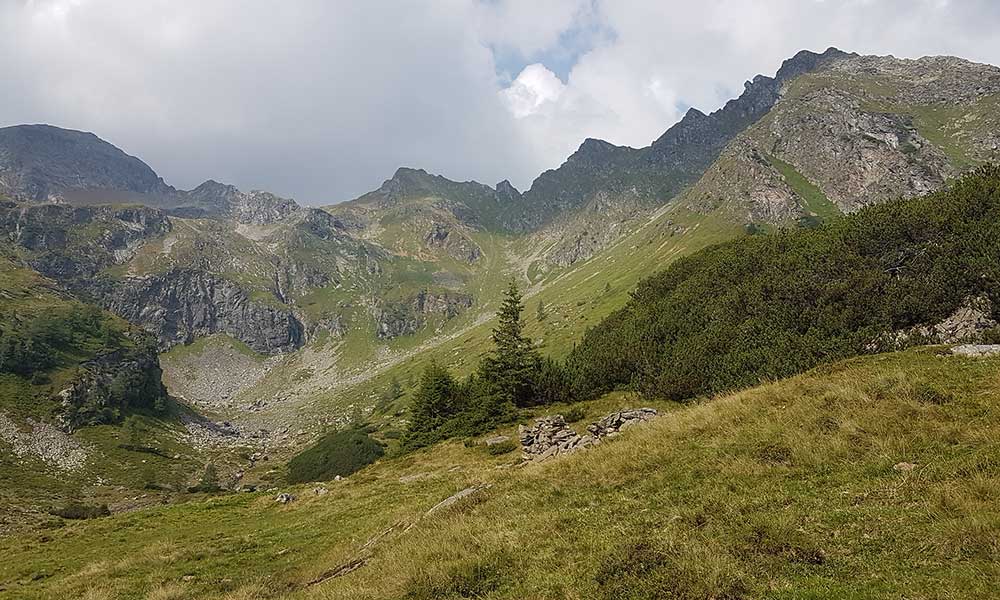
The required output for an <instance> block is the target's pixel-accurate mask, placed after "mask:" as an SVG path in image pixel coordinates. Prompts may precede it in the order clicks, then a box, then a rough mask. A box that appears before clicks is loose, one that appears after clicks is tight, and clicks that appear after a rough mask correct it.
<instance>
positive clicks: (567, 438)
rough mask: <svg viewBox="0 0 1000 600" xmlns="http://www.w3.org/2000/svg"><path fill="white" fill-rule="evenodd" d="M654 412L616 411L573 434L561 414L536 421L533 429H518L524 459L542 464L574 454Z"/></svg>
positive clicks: (640, 409)
mask: <svg viewBox="0 0 1000 600" xmlns="http://www.w3.org/2000/svg"><path fill="white" fill-rule="evenodd" d="M656 414H657V413H656V409H653V408H638V409H628V410H619V411H616V412H613V413H611V414H609V415H607V416H606V417H604V418H603V419H601V420H599V421H597V422H595V423H592V424H590V425H588V426H587V433H586V434H585V435H580V434H578V433H576V431H574V430H573V429H572V428H571V427H570V426H569V425H567V424H566V419H564V418H563V416H562V415H552V416H547V417H541V418H539V419H535V424H534V425H533V426H532V427H526V426H524V425H520V426H518V428H517V433H518V437H519V438H520V440H521V449H522V452H523V455H522V456H523V458H524V460H528V461H535V462H539V461H543V460H547V459H549V458H552V457H553V456H557V455H560V454H568V453H572V452H576V451H577V450H580V449H581V448H587V447H590V446H594V445H597V444H600V443H601V439H603V438H608V437H614V436H616V435H618V434H619V433H620V432H621V431H623V430H625V429H628V428H629V427H632V426H634V425H638V424H640V423H644V422H646V421H649V420H650V419H653V418H654V417H656Z"/></svg>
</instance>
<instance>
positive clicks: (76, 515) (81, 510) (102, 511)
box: [52, 502, 111, 521]
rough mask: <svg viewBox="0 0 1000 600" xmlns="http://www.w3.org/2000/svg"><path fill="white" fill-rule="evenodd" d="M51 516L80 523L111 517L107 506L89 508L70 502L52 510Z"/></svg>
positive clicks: (86, 505) (100, 505) (87, 505)
mask: <svg viewBox="0 0 1000 600" xmlns="http://www.w3.org/2000/svg"><path fill="white" fill-rule="evenodd" d="M52 514H53V515H54V516H57V517H62V518H63V519H70V520H77V521H82V520H86V519H97V518H99V517H108V516H111V511H110V510H108V505H107V504H99V505H96V506H91V505H89V504H81V503H80V502H70V503H69V504H67V505H66V506H62V507H59V508H54V509H52Z"/></svg>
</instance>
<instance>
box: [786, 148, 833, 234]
mask: <svg viewBox="0 0 1000 600" xmlns="http://www.w3.org/2000/svg"><path fill="white" fill-rule="evenodd" d="M767 160H768V161H770V163H771V164H772V165H773V166H774V168H775V169H777V170H778V172H780V173H781V175H782V176H783V177H784V178H785V181H786V182H787V183H788V185H789V187H791V188H792V189H793V190H794V191H795V193H796V194H797V195H798V196H799V198H801V199H802V206H803V207H805V209H806V210H807V211H809V212H810V213H812V214H813V215H815V216H817V217H819V218H820V220H822V221H829V220H830V219H835V218H837V217H838V216H840V215H841V214H843V213H841V211H840V209H839V208H837V205H836V204H834V203H833V202H831V201H830V199H829V198H827V197H826V194H824V193H823V190H821V189H819V187H818V186H817V185H816V184H814V183H813V182H811V181H809V180H808V179H806V177H805V176H804V175H802V174H801V173H799V172H798V171H797V170H796V169H795V167H793V166H792V165H790V164H788V163H786V162H785V161H783V160H781V159H780V158H778V157H776V156H771V155H768V156H767Z"/></svg>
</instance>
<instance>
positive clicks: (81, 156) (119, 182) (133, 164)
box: [0, 125, 175, 202]
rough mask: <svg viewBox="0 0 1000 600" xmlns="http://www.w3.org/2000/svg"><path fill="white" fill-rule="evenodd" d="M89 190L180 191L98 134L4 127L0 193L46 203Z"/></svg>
mask: <svg viewBox="0 0 1000 600" xmlns="http://www.w3.org/2000/svg"><path fill="white" fill-rule="evenodd" d="M86 191H110V192H116V193H126V194H150V195H169V194H172V193H174V192H175V190H174V188H172V187H170V186H168V185H167V184H166V183H164V182H163V180H162V179H161V178H160V177H159V176H158V175H157V174H156V172H155V171H153V169H151V168H150V167H149V165H147V164H146V163H144V162H142V161H141V160H139V159H138V158H136V157H134V156H130V155H128V154H126V153H125V152H123V151H122V150H120V149H119V148H117V147H115V146H113V145H112V144H109V143H108V142H106V141H104V140H102V139H100V138H99V137H97V136H96V135H94V134H93V133H89V132H84V131H75V130H71V129H62V128H59V127H54V126H52V125H15V126H12V127H4V128H0V194H6V195H8V196H10V197H12V198H15V199H19V200H25V201H29V202H44V201H51V200H65V199H66V195H67V194H72V193H73V192H86Z"/></svg>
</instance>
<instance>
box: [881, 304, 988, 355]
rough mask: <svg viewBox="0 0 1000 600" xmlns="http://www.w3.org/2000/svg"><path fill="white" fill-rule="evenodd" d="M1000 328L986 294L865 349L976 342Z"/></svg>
mask: <svg viewBox="0 0 1000 600" xmlns="http://www.w3.org/2000/svg"><path fill="white" fill-rule="evenodd" d="M997 327H1000V323H997V321H996V319H994V318H993V303H992V302H990V299H989V298H988V297H987V296H986V295H984V294H981V295H978V296H970V297H968V298H966V299H965V300H963V301H962V303H961V304H960V305H959V306H958V308H956V309H955V312H953V313H952V314H951V315H949V316H948V317H946V318H945V319H943V320H941V321H940V322H938V323H934V324H932V325H920V326H917V327H911V328H909V329H906V330H903V331H896V332H894V333H891V334H888V335H885V336H882V337H881V338H879V339H878V340H875V341H873V342H872V343H871V344H869V345H868V346H867V348H866V350H868V351H869V352H884V351H893V350H900V349H902V348H905V347H907V346H912V345H916V344H976V343H980V342H983V341H985V338H986V334H987V332H990V331H993V330H996V329H997Z"/></svg>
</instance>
